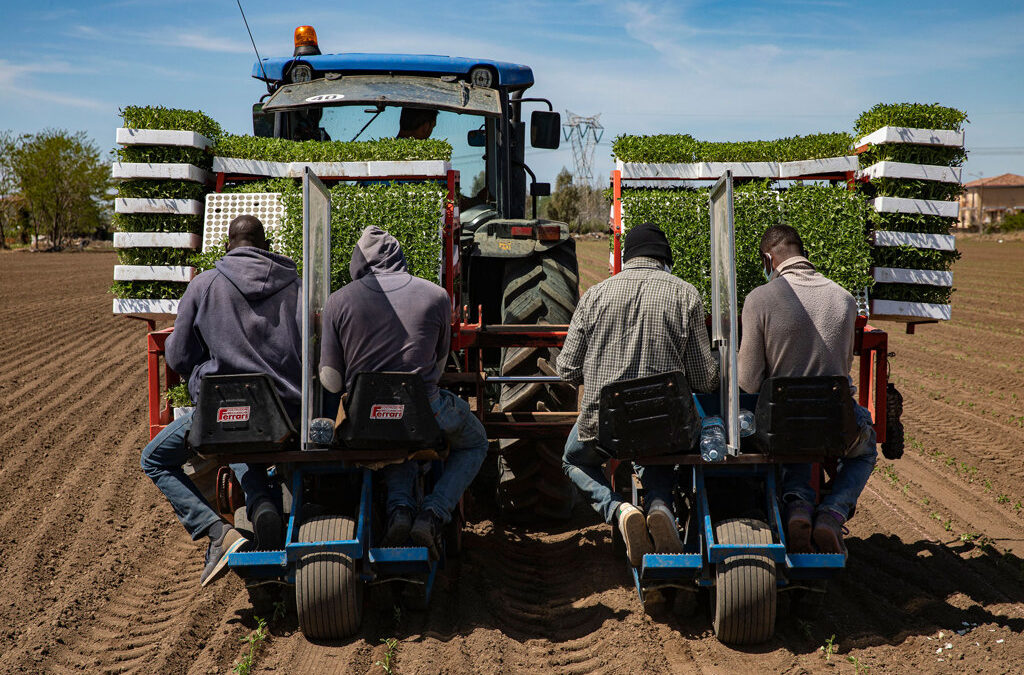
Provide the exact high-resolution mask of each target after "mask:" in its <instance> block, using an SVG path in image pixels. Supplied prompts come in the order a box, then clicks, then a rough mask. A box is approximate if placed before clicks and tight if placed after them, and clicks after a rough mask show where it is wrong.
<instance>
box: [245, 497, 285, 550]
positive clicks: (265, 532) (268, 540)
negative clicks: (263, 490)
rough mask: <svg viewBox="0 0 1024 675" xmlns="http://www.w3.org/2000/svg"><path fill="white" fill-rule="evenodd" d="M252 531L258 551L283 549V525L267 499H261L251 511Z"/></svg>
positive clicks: (276, 511)
mask: <svg viewBox="0 0 1024 675" xmlns="http://www.w3.org/2000/svg"><path fill="white" fill-rule="evenodd" d="M252 530H253V534H254V535H255V537H256V542H255V543H256V549H257V550H259V551H279V550H281V549H282V548H284V523H283V521H282V519H281V514H280V513H279V512H278V510H277V507H276V506H274V503H273V502H272V501H270V500H269V499H261V500H259V501H258V502H256V506H255V507H253V509H252Z"/></svg>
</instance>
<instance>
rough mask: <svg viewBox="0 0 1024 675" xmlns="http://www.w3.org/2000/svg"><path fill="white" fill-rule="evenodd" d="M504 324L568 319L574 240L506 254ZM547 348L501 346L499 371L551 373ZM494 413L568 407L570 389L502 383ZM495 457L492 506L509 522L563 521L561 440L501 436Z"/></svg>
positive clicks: (573, 295) (569, 491)
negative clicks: (531, 252) (498, 454)
mask: <svg viewBox="0 0 1024 675" xmlns="http://www.w3.org/2000/svg"><path fill="white" fill-rule="evenodd" d="M502 289H503V290H502V300H501V321H502V323H504V324H527V325H530V324H533V325H536V324H556V325H557V324H568V323H569V321H570V320H571V319H572V313H573V311H574V310H575V308H576V303H577V302H578V300H579V269H578V265H577V261H576V242H575V241H573V240H571V239H570V240H568V241H566V242H565V243H564V244H562V245H560V246H556V247H554V248H552V249H549V250H547V251H545V252H543V253H540V254H536V255H533V256H530V257H528V258H518V259H512V260H509V261H508V262H507V263H506V267H505V278H504V279H503V281H502ZM558 352H559V350H558V349H557V348H554V347H508V348H505V349H503V350H502V355H501V374H502V375H555V374H556V372H555V359H557V357H558ZM499 407H500V409H501V411H502V412H559V411H573V410H576V388H575V387H573V386H571V385H568V384H547V383H539V382H531V383H522V384H512V385H503V386H502V388H501V398H500V400H499ZM500 444H501V457H500V458H499V461H498V471H499V477H498V495H497V496H498V507H499V509H500V510H501V514H502V516H504V517H505V518H510V519H514V520H538V519H540V520H544V519H552V518H553V519H566V518H568V517H569V516H570V514H571V513H572V507H573V501H574V499H575V492H574V488H573V486H572V484H571V483H570V482H569V479H568V478H566V476H565V474H564V472H563V471H562V450H563V449H564V446H565V440H564V439H541V440H530V439H503V440H502V441H501V442H500Z"/></svg>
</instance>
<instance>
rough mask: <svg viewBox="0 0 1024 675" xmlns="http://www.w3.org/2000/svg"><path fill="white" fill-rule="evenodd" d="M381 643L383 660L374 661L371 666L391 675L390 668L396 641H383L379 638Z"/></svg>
mask: <svg viewBox="0 0 1024 675" xmlns="http://www.w3.org/2000/svg"><path fill="white" fill-rule="evenodd" d="M381 642H382V643H383V644H384V658H383V659H381V660H380V661H375V662H374V664H373V665H375V666H380V668H381V670H383V671H384V672H385V673H387V675H391V673H392V668H394V660H395V652H396V651H397V649H398V640H396V639H395V638H388V639H386V640H385V639H384V638H381Z"/></svg>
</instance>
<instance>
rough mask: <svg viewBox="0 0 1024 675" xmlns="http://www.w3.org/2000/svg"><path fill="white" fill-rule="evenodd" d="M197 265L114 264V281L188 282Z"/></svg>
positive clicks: (193, 274) (194, 273)
mask: <svg viewBox="0 0 1024 675" xmlns="http://www.w3.org/2000/svg"><path fill="white" fill-rule="evenodd" d="M195 275H196V268H195V267H186V266H178V265H114V281H180V282H184V283H188V282H189V281H192V278H193V277H195Z"/></svg>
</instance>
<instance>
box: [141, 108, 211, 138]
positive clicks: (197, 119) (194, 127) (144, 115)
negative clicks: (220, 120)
mask: <svg viewBox="0 0 1024 675" xmlns="http://www.w3.org/2000/svg"><path fill="white" fill-rule="evenodd" d="M121 119H122V120H124V126H125V127H126V128H128V129H172V130H180V131H194V132H196V133H197V134H202V135H203V136H206V137H207V138H208V139H210V140H211V141H215V140H217V138H219V137H220V136H221V134H222V133H223V131H222V130H221V127H220V125H219V124H217V122H215V121H214V120H213V118H211V117H209V116H208V115H204V114H203V113H201V112H199V111H196V110H181V109H177V108H164V107H163V106H159V105H145V106H138V105H129V106H125V107H124V108H122V109H121Z"/></svg>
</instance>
